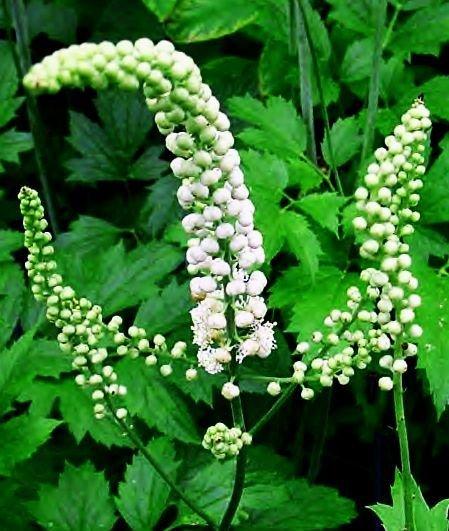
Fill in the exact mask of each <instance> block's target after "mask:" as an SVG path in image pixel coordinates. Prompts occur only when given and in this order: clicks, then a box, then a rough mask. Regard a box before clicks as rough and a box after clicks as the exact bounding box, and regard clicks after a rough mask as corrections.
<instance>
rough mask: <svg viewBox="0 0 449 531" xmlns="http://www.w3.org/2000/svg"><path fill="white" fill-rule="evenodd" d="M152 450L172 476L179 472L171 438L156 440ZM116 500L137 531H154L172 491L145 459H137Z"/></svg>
mask: <svg viewBox="0 0 449 531" xmlns="http://www.w3.org/2000/svg"><path fill="white" fill-rule="evenodd" d="M148 450H149V452H151V454H152V455H153V456H154V457H155V459H157V460H158V461H159V462H160V463H162V464H163V467H164V470H165V471H166V472H167V473H169V474H170V475H171V476H174V472H175V471H176V469H177V468H178V465H179V463H178V462H176V461H175V457H176V455H175V449H174V446H173V444H172V443H171V442H170V440H169V439H168V438H165V437H160V438H158V439H154V440H153V441H151V442H150V444H149V445H148ZM118 492H119V497H117V498H116V499H115V503H116V505H117V508H118V510H119V511H120V513H121V515H122V516H123V518H124V519H125V520H126V522H127V524H128V525H129V526H130V528H131V529H132V530H133V531H147V530H148V529H152V528H153V527H154V525H155V524H156V523H157V521H158V520H159V518H160V516H161V514H162V512H163V511H164V509H165V508H166V506H167V502H168V497H169V494H170V487H169V486H168V485H167V483H166V482H165V481H164V480H163V479H162V478H161V477H160V476H159V475H158V473H157V472H156V471H155V470H154V468H153V467H152V466H151V465H150V464H149V463H148V461H146V459H145V458H144V457H143V455H136V456H134V459H133V461H132V463H131V464H130V465H128V467H127V468H126V472H125V478H124V481H123V482H122V483H120V485H119V489H118Z"/></svg>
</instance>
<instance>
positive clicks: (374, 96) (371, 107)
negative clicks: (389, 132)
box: [360, 0, 387, 167]
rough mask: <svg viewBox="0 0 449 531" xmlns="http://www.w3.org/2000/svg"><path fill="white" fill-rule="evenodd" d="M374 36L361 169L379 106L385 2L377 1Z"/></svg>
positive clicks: (371, 141) (372, 133) (368, 151)
mask: <svg viewBox="0 0 449 531" xmlns="http://www.w3.org/2000/svg"><path fill="white" fill-rule="evenodd" d="M377 4H378V8H377V21H376V34H375V37H374V53H373V62H372V65H373V66H372V69H371V77H370V83H369V93H368V110H367V115H366V123H365V132H364V135H363V145H362V155H361V159H360V166H361V167H362V166H363V164H364V163H365V160H366V158H367V156H368V153H370V152H371V151H372V147H373V141H374V126H375V125H376V115H377V108H378V105H379V85H380V66H381V60H382V50H383V47H382V35H383V32H384V26H385V15H386V10H387V3H386V0H378V3H377Z"/></svg>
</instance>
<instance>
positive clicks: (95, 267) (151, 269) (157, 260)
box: [59, 242, 182, 316]
mask: <svg viewBox="0 0 449 531" xmlns="http://www.w3.org/2000/svg"><path fill="white" fill-rule="evenodd" d="M181 260H182V254H181V251H180V249H179V248H176V247H174V246H169V245H167V244H162V243H157V242H154V243H150V244H148V245H139V246H137V247H136V248H135V249H133V250H132V251H130V252H128V253H127V252H126V251H125V248H124V245H123V242H119V243H118V244H116V245H115V246H114V247H110V248H108V249H106V250H104V249H103V250H101V249H98V251H97V252H96V253H91V254H89V255H84V256H79V254H77V253H76V254H75V253H66V254H63V253H60V257H59V261H60V263H61V265H62V266H64V267H63V270H64V271H65V272H66V274H65V276H66V281H67V282H68V283H69V284H71V285H72V286H73V287H74V288H75V289H76V290H77V291H78V293H79V295H80V296H83V295H84V296H88V297H90V298H91V300H94V301H95V302H96V303H97V304H100V305H102V306H103V310H104V315H106V316H107V315H110V314H112V313H114V312H116V311H118V310H121V309H123V308H128V307H130V306H135V305H137V304H139V303H140V302H142V301H143V300H145V299H146V298H147V297H148V296H149V295H150V294H152V293H153V292H154V285H155V283H156V282H158V281H160V280H161V279H162V278H164V277H165V276H166V275H167V274H168V273H170V272H171V271H173V269H175V268H176V267H177V265H178V264H179V263H180V262H181Z"/></svg>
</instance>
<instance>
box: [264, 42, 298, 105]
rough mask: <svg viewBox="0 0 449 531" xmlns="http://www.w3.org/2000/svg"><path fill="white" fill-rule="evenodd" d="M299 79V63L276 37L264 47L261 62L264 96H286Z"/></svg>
mask: <svg viewBox="0 0 449 531" xmlns="http://www.w3.org/2000/svg"><path fill="white" fill-rule="evenodd" d="M298 79H299V72H298V62H297V61H296V60H295V58H294V56H293V55H291V54H289V53H288V50H287V47H286V45H285V43H284V42H281V41H279V40H278V39H277V38H276V37H275V38H272V39H270V40H269V41H268V42H267V43H266V44H265V46H264V48H263V50H262V54H261V56H260V60H259V84H260V91H261V93H262V94H263V95H264V96H268V95H275V96H286V95H287V94H288V93H289V90H290V87H291V85H292V84H293V83H294V82H296V81H297V80H298Z"/></svg>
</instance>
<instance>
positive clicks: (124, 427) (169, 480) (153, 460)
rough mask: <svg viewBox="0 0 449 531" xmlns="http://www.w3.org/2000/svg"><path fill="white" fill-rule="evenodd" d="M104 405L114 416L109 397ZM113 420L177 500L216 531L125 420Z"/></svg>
mask: <svg viewBox="0 0 449 531" xmlns="http://www.w3.org/2000/svg"><path fill="white" fill-rule="evenodd" d="M105 400H106V404H107V406H108V408H109V410H110V412H111V414H112V415H114V407H113V405H112V403H111V400H110V398H109V397H106V399H105ZM114 419H115V421H116V422H117V424H118V425H119V426H120V428H121V429H122V430H123V431H124V432H125V433H126V435H127V436H128V438H129V439H130V441H131V442H132V443H133V444H134V446H135V447H136V449H137V450H139V452H140V453H141V454H142V455H143V456H144V458H145V459H146V460H147V461H148V462H149V463H150V465H151V466H152V467H153V468H154V469H155V470H156V472H157V473H158V474H159V475H160V476H161V478H162V479H163V480H164V481H165V482H166V483H167V484H168V485H169V486H170V488H171V489H172V490H173V492H175V493H176V494H177V495H178V496H179V498H180V499H181V500H182V501H183V502H184V503H185V504H186V505H187V506H188V507H189V508H190V509H192V511H193V512H194V513H196V514H197V515H198V516H199V517H200V518H202V519H203V520H204V521H205V522H206V523H207V525H208V526H209V527H210V528H211V529H217V525H216V523H215V522H214V521H213V520H212V518H210V516H209V515H208V514H207V513H205V512H204V511H203V510H202V509H201V508H200V507H198V505H196V503H195V502H194V501H192V500H191V499H190V498H189V497H188V496H186V494H185V493H184V492H183V491H182V490H181V489H180V487H178V485H176V483H175V482H174V481H173V479H172V478H171V477H170V475H169V474H167V472H166V471H165V470H164V468H163V467H162V466H161V465H160V464H159V462H158V461H157V459H156V458H155V457H154V456H153V454H152V453H151V452H150V451H149V450H148V449H147V448H145V445H144V444H143V443H142V441H141V440H140V438H139V436H138V435H137V434H136V433H135V431H134V430H133V429H131V428H130V427H129V426H128V424H127V423H126V421H125V420H123V419H118V418H116V417H115V415H114Z"/></svg>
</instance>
